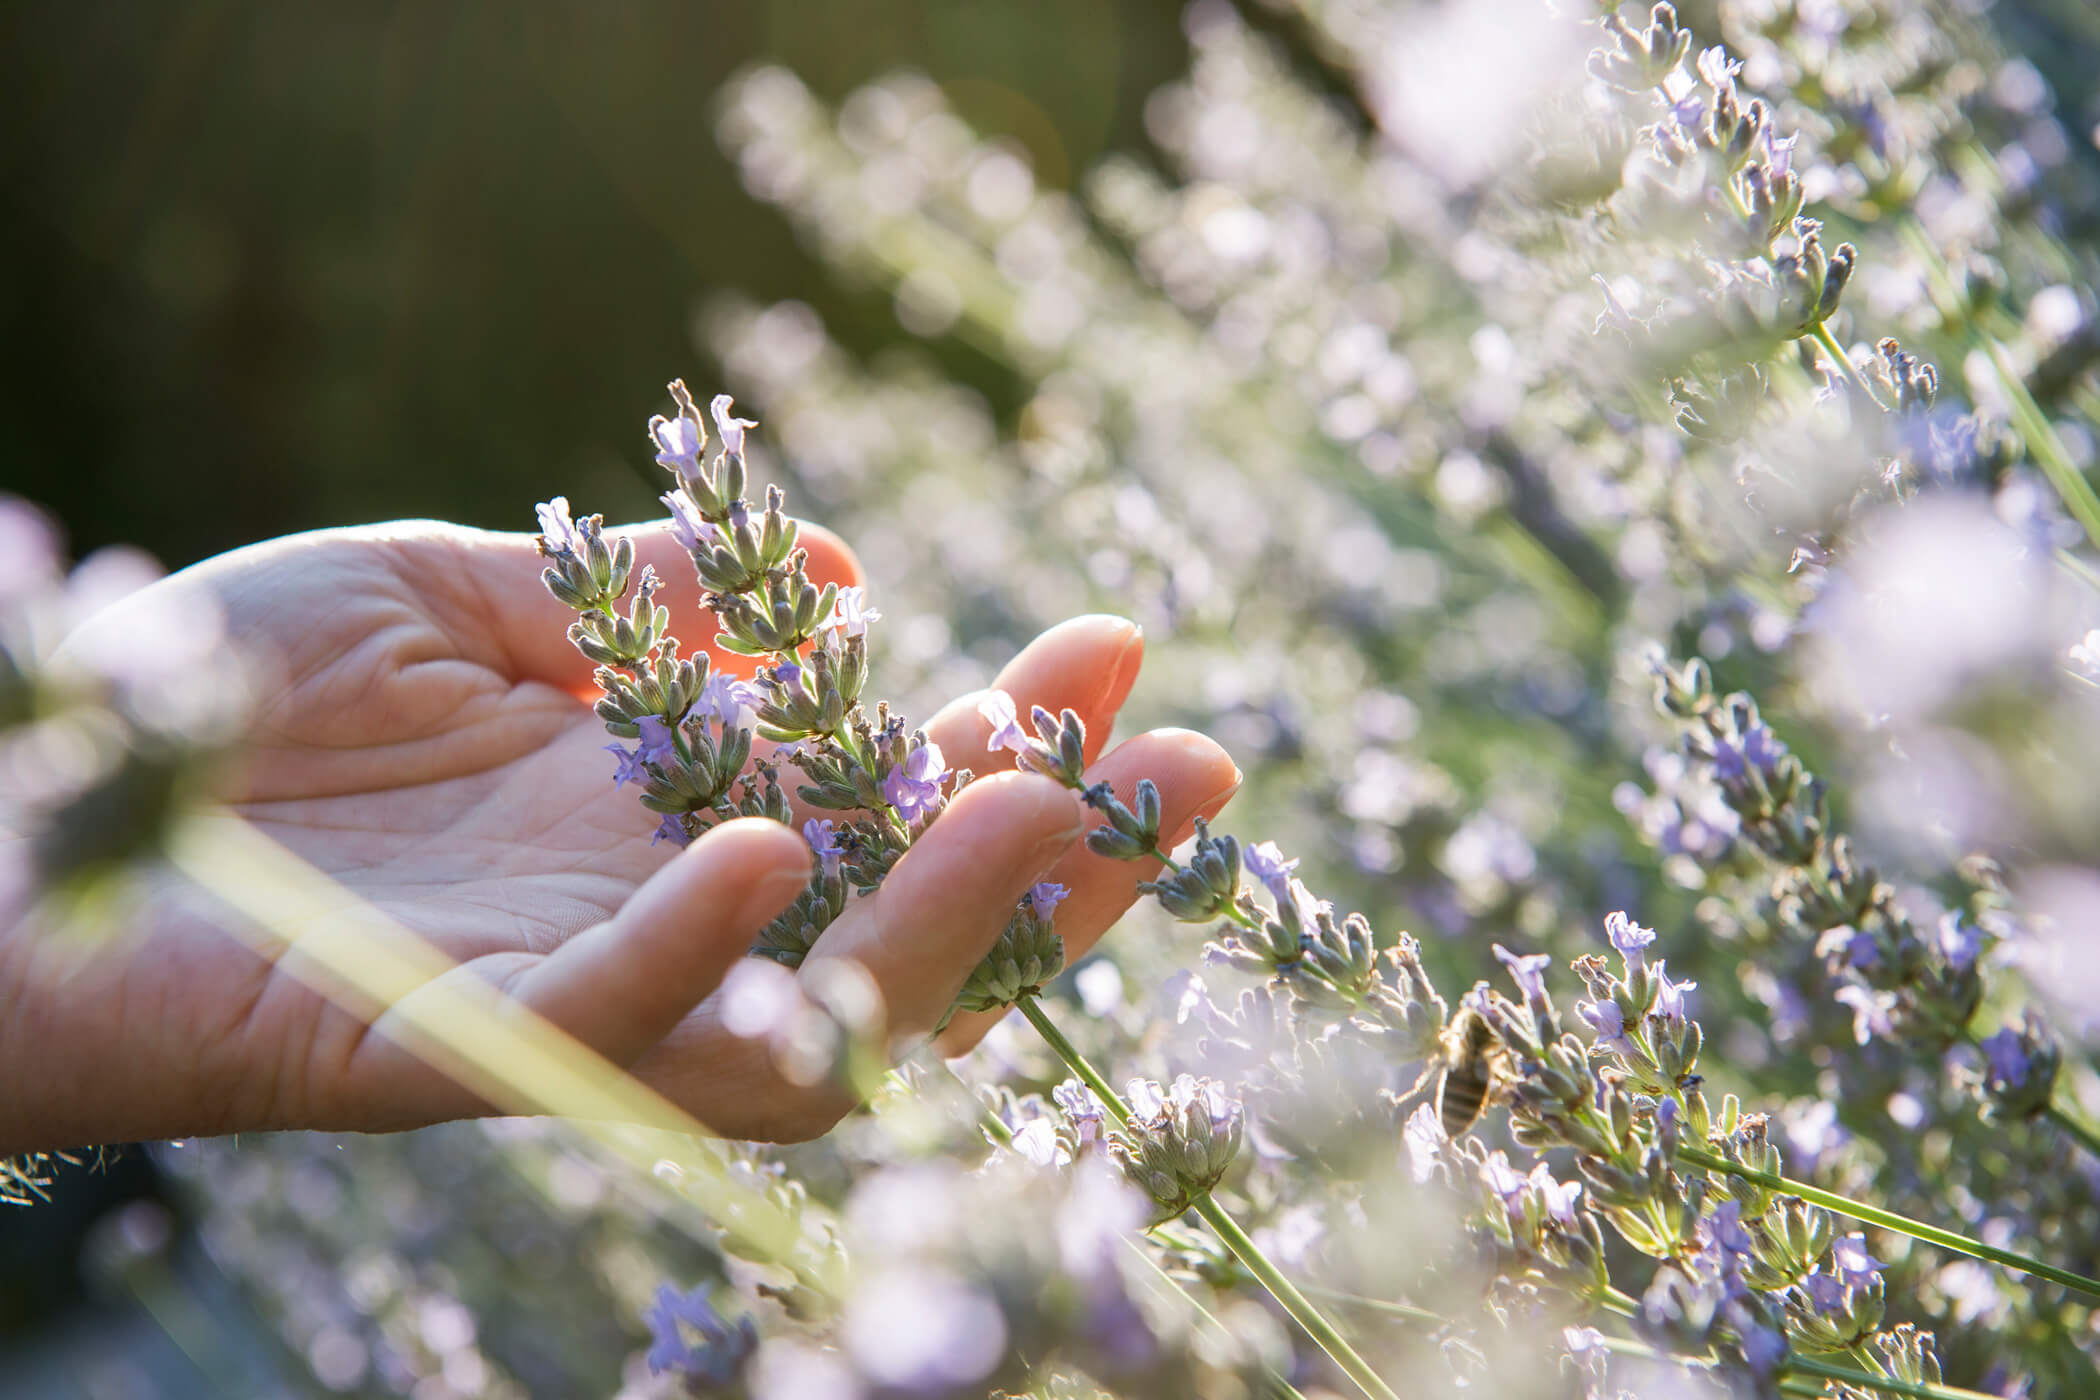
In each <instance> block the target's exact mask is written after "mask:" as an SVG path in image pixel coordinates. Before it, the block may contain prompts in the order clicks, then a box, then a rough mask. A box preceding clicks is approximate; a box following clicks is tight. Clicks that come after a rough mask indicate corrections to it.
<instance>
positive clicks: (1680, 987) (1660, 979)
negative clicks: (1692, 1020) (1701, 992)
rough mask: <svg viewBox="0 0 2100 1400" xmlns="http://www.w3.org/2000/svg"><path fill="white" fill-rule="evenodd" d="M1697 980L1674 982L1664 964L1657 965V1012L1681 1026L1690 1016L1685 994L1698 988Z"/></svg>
mask: <svg viewBox="0 0 2100 1400" xmlns="http://www.w3.org/2000/svg"><path fill="white" fill-rule="evenodd" d="M1698 986H1699V984H1698V983H1697V982H1672V981H1671V980H1670V978H1669V975H1668V974H1667V973H1666V972H1664V970H1663V964H1662V963H1657V964H1656V965H1655V1014H1656V1015H1657V1016H1660V1017H1661V1018H1662V1019H1663V1020H1664V1021H1666V1022H1668V1023H1670V1024H1671V1025H1675V1026H1681V1025H1683V1024H1684V1023H1685V1021H1686V1020H1687V1019H1688V1018H1689V1014H1690V1013H1689V1012H1688V1011H1687V1009H1686V1006H1685V1000H1684V994H1685V993H1686V992H1689V991H1693V990H1695V989H1697V987H1698Z"/></svg>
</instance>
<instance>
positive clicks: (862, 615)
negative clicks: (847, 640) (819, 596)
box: [824, 584, 882, 639]
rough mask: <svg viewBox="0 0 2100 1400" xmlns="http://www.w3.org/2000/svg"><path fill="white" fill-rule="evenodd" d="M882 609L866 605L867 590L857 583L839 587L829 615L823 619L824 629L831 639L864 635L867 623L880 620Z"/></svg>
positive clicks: (866, 632)
mask: <svg viewBox="0 0 2100 1400" xmlns="http://www.w3.org/2000/svg"><path fill="white" fill-rule="evenodd" d="M881 618H882V610H881V609H880V608H871V607H869V606H868V593H867V590H866V589H864V588H862V587H860V586H859V585H858V584H855V585H853V586H852V587H850V588H841V589H840V590H839V593H838V601H837V602H836V603H835V604H833V606H832V611H831V616H830V617H829V618H827V619H825V622H824V631H825V633H826V634H827V636H828V637H829V638H831V639H836V638H840V637H865V636H866V635H867V634H868V624H869V623H871V622H877V621H880V620H881Z"/></svg>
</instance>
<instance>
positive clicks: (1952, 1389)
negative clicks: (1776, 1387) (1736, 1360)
mask: <svg viewBox="0 0 2100 1400" xmlns="http://www.w3.org/2000/svg"><path fill="white" fill-rule="evenodd" d="M1786 1369H1787V1373H1788V1374H1789V1375H1796V1376H1814V1377H1816V1378H1817V1379H1819V1380H1826V1381H1840V1382H1842V1383H1844V1384H1845V1385H1856V1386H1862V1387H1865V1388H1866V1389H1868V1390H1878V1391H1880V1392H1881V1393H1882V1394H1884V1395H1901V1396H1905V1397H1907V1398H1908V1400H1991V1397H1989V1396H1988V1395H1985V1394H1984V1393H1983V1392H1982V1391H1980V1390H1965V1389H1963V1388H1962V1387H1961V1386H1958V1385H1934V1384H1932V1383H1931V1382H1930V1381H1906V1380H1902V1379H1899V1378H1898V1377H1895V1376H1866V1375H1861V1374H1860V1373H1859V1372H1857V1371H1854V1370H1850V1369H1848V1368H1846V1367H1843V1366H1833V1365H1831V1364H1830V1363H1829V1362H1827V1361H1818V1360H1816V1359H1815V1358H1814V1357H1812V1356H1800V1355H1792V1356H1789V1357H1787V1359H1786Z"/></svg>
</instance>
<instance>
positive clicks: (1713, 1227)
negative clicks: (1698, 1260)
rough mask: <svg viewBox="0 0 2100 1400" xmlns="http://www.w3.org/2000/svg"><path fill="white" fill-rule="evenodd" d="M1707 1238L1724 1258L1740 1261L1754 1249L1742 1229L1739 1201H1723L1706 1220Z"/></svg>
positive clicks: (1753, 1244)
mask: <svg viewBox="0 0 2100 1400" xmlns="http://www.w3.org/2000/svg"><path fill="white" fill-rule="evenodd" d="M1706 1231H1707V1236H1708V1238H1710V1239H1711V1240H1712V1241H1713V1243H1714V1246H1715V1247H1716V1248H1717V1249H1719V1250H1720V1251H1721V1253H1722V1254H1723V1255H1725V1256H1728V1257H1729V1258H1732V1259H1741V1258H1742V1257H1743V1256H1744V1255H1747V1254H1749V1253H1750V1252H1751V1251H1753V1250H1754V1249H1756V1247H1757V1244H1756V1242H1755V1241H1754V1240H1752V1239H1751V1238H1750V1232H1749V1231H1748V1230H1746V1229H1744V1228H1743V1205H1742V1202H1740V1201H1723V1202H1721V1204H1720V1205H1718V1206H1716V1207H1715V1208H1714V1213H1713V1214H1712V1215H1710V1216H1708V1217H1707V1218H1706Z"/></svg>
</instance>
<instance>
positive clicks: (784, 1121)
mask: <svg viewBox="0 0 2100 1400" xmlns="http://www.w3.org/2000/svg"><path fill="white" fill-rule="evenodd" d="M1085 827H1086V820H1085V817H1084V815H1083V813H1082V809H1081V807H1080V805H1079V801H1078V799H1077V798H1076V797H1075V796H1074V795H1073V794H1072V793H1070V792H1068V791H1066V790H1065V789H1063V788H1061V787H1059V786H1058V785H1057V784H1055V783H1053V782H1051V781H1050V780H1049V779H1048V778H1043V777H1038V776H1036V775H1034V774H1022V773H1010V774H1003V775H997V776H993V777H988V778H985V779H983V780H981V781H979V782H975V783H972V784H971V785H970V786H968V787H967V788H964V789H963V791H962V792H961V794H959V795H958V796H957V797H956V799H955V801H954V802H953V803H951V804H950V805H949V808H948V810H947V811H946V812H944V813H943V814H942V815H941V818H940V820H938V821H936V822H935V823H934V824H933V826H932V827H931V828H929V829H928V831H927V832H926V834H925V835H924V836H923V837H921V838H920V840H919V841H918V843H917V844H916V845H914V846H913V847H912V849H911V850H910V852H908V853H907V854H906V855H905V857H904V858H903V859H902V860H900V861H899V862H898V863H897V867H896V869H895V870H893V871H892V872H891V873H890V875H889V877H888V878H887V879H886V880H884V881H883V884H882V887H881V889H880V890H878V891H877V892H876V893H875V894H873V895H870V896H868V897H867V898H865V899H861V900H855V901H854V902H853V903H852V904H851V905H849V906H848V909H847V912H846V915H845V917H843V918H841V919H840V920H839V921H838V922H837V923H835V924H833V925H832V926H831V927H830V928H829V929H827V930H825V933H824V937H823V938H822V940H821V941H819V942H818V944H817V947H816V949H815V950H814V951H813V952H812V953H811V954H810V956H809V958H808V959H807V960H806V961H805V962H804V964H803V966H804V968H805V970H807V969H809V968H811V967H815V966H821V965H822V964H823V963H824V962H825V961H827V960H830V961H836V960H837V959H840V958H848V957H850V958H852V959H854V960H855V961H857V962H859V963H860V964H861V965H862V966H863V967H864V968H866V969H867V971H868V973H869V974H870V976H871V978H872V979H873V981H874V983H875V985H876V988H877V990H878V991H879V992H880V993H881V995H882V998H883V1003H884V1008H885V1011H886V1013H887V1019H888V1026H889V1029H890V1032H891V1035H892V1038H893V1040H894V1039H895V1037H897V1036H898V1035H900V1034H902V1035H906V1036H909V1035H915V1034H923V1033H924V1032H926V1031H927V1030H930V1029H931V1028H932V1027H933V1026H934V1025H935V1024H936V1023H938V1021H939V1020H940V1018H941V1016H942V1014H943V1013H945V1012H946V1011H947V1009H948V1006H949V1004H950V1003H951V1002H952V1001H953V1000H954V999H955V993H956V992H957V991H958V990H959V989H960V988H961V986H962V984H963V981H964V979H965V978H967V977H968V976H969V975H970V972H971V970H972V969H973V968H975V967H976V966H977V963H978V961H979V960H980V959H981V958H983V956H984V954H985V952H986V951H987V950H988V949H989V948H990V947H991V945H992V943H993V942H994V940H996V939H997V938H998V936H999V934H1000V933H1001V932H1002V931H1003V930H1004V929H1005V927H1006V921H1007V919H1008V918H1009V917H1010V916H1011V915H1012V913H1013V910H1014V906H1015V905H1016V904H1018V903H1019V902H1020V899H1021V896H1022V894H1023V893H1024V892H1026V891H1027V889H1028V888H1029V886H1031V885H1033V884H1034V883H1035V882H1036V881H1037V880H1039V879H1041V878H1042V877H1043V873H1044V872H1045V871H1046V870H1048V869H1050V868H1051V867H1052V866H1053V865H1054V864H1055V863H1056V862H1057V860H1058V859H1060V858H1061V856H1062V855H1063V854H1064V853H1066V852H1069V851H1070V850H1071V848H1072V846H1073V844H1074V843H1075V842H1076V841H1077V840H1078V839H1079V835H1080V833H1081V832H1082V831H1083V830H1085ZM720 1003H721V998H720V997H715V998H711V999H710V1000H709V1001H708V1002H706V1003H705V1004H704V1005H703V1006H701V1007H700V1009H699V1010H698V1011H696V1012H695V1013H694V1014H693V1015H691V1016H689V1017H687V1018H686V1020H685V1022H684V1023H683V1024H682V1025H680V1026H679V1027H678V1029H677V1030H675V1031H673V1032H672V1033H671V1034H670V1035H669V1036H667V1037H666V1038H665V1039H664V1040H663V1042H662V1043H661V1044H660V1045H658V1046H656V1047H655V1048H654V1049H652V1050H650V1051H648V1052H647V1053H645V1054H644V1055H643V1056H642V1058H641V1060H640V1062H639V1063H638V1064H636V1066H635V1071H634V1072H635V1073H636V1074H637V1075H638V1076H640V1077H641V1078H642V1079H643V1080H644V1081H645V1082H647V1083H650V1084H652V1085H654V1086H655V1087H656V1088H657V1089H658V1090H659V1091H661V1092H662V1093H664V1094H665V1095H666V1096H667V1097H669V1098H670V1099H672V1100H673V1101H674V1102H676V1103H678V1104H680V1105H682V1106H684V1107H685V1108H686V1109H688V1110H689V1111H691V1112H692V1113H693V1114H694V1115H695V1116H696V1117H698V1118H699V1119H700V1121H701V1122H703V1123H706V1124H707V1125H708V1126H709V1127H711V1128H713V1129H714V1130H715V1131H717V1132H719V1133H723V1134H726V1135H728V1136H731V1137H738V1138H752V1139H758V1140H762V1141H768V1142H793V1141H800V1140H802V1139H806V1138H813V1137H816V1136H818V1135H819V1134H821V1133H824V1132H826V1131H828V1130H829V1129H830V1127H831V1125H832V1124H834V1123H836V1122H837V1121H838V1120H839V1118H840V1117H842V1116H843V1115H844V1114H845V1113H846V1112H847V1111H848V1110H850V1109H851V1108H852V1106H853V1102H854V1101H853V1099H852V1098H851V1097H850V1096H848V1095H847V1094H846V1093H845V1092H844V1091H843V1090H841V1089H839V1088H837V1087H835V1086H830V1085H822V1086H817V1087H813V1088H810V1087H802V1086H798V1085H795V1084H791V1083H789V1082H788V1081H787V1080H786V1079H785V1078H784V1077H783V1076H782V1075H781V1074H780V1072H779V1070H778V1069H777V1068H776V1067H775V1066H774V1065H773V1064H772V1062H771V1059H770V1055H769V1051H768V1049H767V1046H766V1044H765V1042H764V1041H763V1040H759V1039H747V1038H744V1037H740V1036H737V1035H734V1034H732V1033H731V1032H730V1031H729V1030H728V1029H727V1028H726V1027H724V1026H723V1024H722V1008H721V1004H720Z"/></svg>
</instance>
